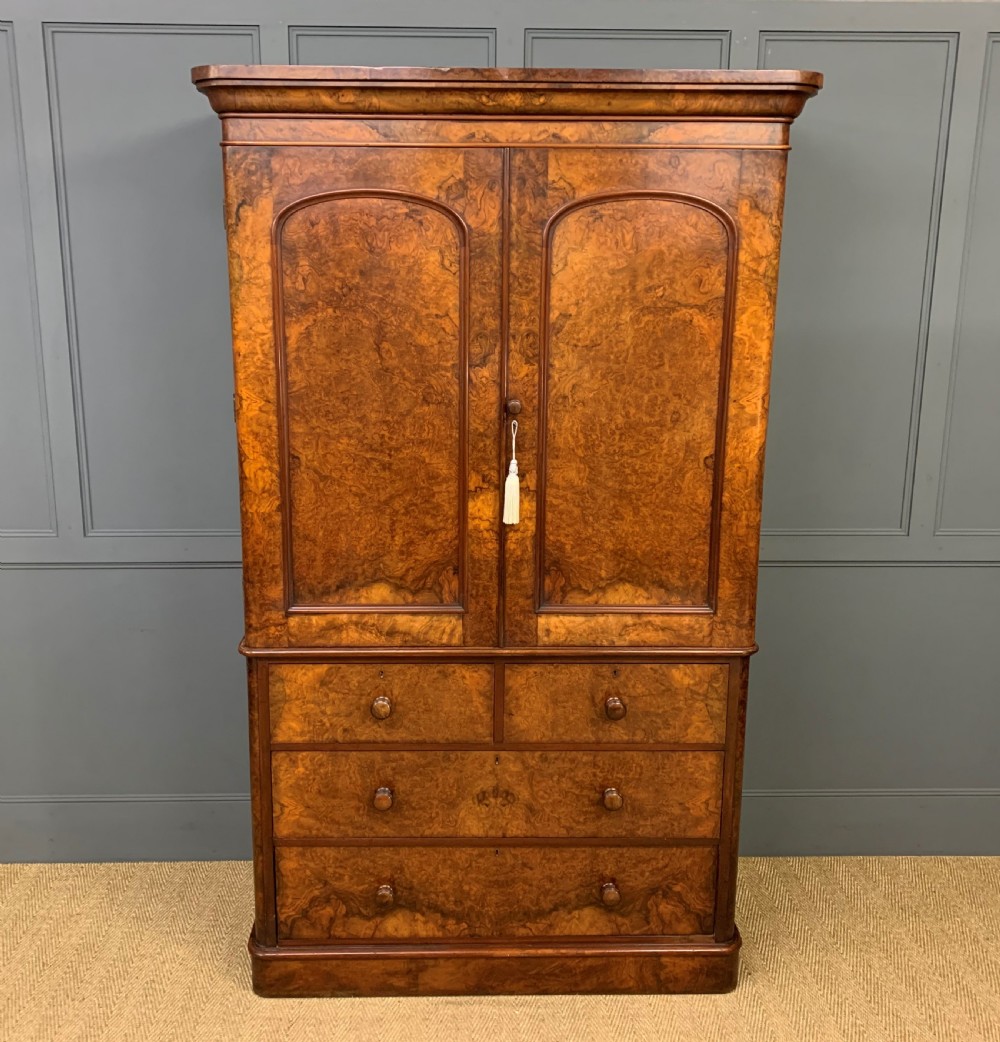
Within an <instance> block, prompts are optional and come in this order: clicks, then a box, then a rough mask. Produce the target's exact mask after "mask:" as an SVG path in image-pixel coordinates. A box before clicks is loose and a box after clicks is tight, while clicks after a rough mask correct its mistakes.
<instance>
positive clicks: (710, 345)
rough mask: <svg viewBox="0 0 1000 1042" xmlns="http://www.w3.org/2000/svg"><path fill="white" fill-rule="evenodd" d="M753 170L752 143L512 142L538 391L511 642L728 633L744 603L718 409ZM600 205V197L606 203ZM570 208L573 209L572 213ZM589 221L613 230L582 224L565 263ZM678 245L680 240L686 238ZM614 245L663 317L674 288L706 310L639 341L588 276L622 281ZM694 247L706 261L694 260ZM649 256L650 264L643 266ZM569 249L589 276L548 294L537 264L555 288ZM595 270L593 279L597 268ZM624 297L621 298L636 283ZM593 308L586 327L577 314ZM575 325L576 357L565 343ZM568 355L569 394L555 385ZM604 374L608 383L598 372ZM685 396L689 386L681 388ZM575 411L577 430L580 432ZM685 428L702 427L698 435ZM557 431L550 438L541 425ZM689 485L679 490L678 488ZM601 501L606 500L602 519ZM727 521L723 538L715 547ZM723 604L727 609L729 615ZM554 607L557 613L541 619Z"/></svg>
mask: <svg viewBox="0 0 1000 1042" xmlns="http://www.w3.org/2000/svg"><path fill="white" fill-rule="evenodd" d="M740 170H741V159H740V154H739V153H737V152H725V151H711V150H702V151H691V152H682V151H676V152H655V151H636V150H630V149H622V150H620V151H616V150H607V151H602V152H600V153H596V152H592V151H589V150H586V149H580V150H572V149H568V150H565V151H555V150H548V149H542V148H539V149H532V150H527V149H524V150H514V151H513V152H512V171H513V172H512V201H511V207H512V215H513V216H512V241H511V294H510V315H511V318H510V327H511V334H510V346H509V359H508V366H509V371H510V379H509V381H508V382H509V386H510V388H511V390H512V391H514V392H516V393H517V395H518V397H520V398H522V400H523V401H524V414H523V415H524V422H523V425H522V430H521V431H520V432H519V442H520V440H521V438H523V441H524V448H523V450H522V455H523V456H524V458H525V464H524V465H523V467H522V473H523V477H522V499H521V517H522V523H521V524H520V525H518V526H517V530H516V531H513V532H510V533H508V535H507V536H506V561H505V566H506V574H507V590H506V605H507V616H506V620H505V624H506V633H507V635H508V641H509V643H512V644H518V645H525V646H531V645H535V644H542V645H544V644H566V645H579V646H586V645H626V644H654V645H671V644H675V645H679V644H687V645H699V644H706V645H711V644H713V643H716V637H715V630H716V627H717V620H718V616H719V615H720V614H723V613H724V612H725V609H726V605H725V604H724V602H722V600H721V596H720V594H715V595H714V596H711V594H712V592H713V589H714V588H715V587H717V586H718V583H717V582H716V581H715V578H714V576H715V574H716V570H717V569H716V566H715V564H714V555H716V554H720V553H721V547H722V543H723V541H724V539H725V536H726V532H725V527H726V519H725V518H724V517H721V516H717V515H716V509H717V507H721V486H720V485H719V484H718V483H717V481H718V479H721V475H722V474H723V473H727V474H728V472H727V471H726V470H725V461H724V459H722V460H720V459H717V458H716V457H717V456H720V455H724V454H723V453H720V449H722V447H723V438H724V435H725V432H724V430H722V429H720V426H719V424H718V423H717V419H718V418H719V417H720V416H721V412H720V410H719V391H720V390H721V388H723V387H724V386H725V385H726V379H725V377H726V376H727V373H726V369H727V368H728V367H727V366H726V359H725V357H724V355H725V352H726V347H727V344H726V341H727V337H726V336H725V335H724V333H725V326H726V323H727V317H726V316H727V309H728V308H729V307H731V306H732V304H733V286H732V285H731V277H730V276H731V272H730V268H729V264H730V259H731V256H732V240H733V238H734V237H735V236H734V232H733V227H732V221H731V218H729V217H728V216H727V215H729V214H731V213H734V212H735V209H736V201H737V198H738V194H739V184H740ZM614 196H620V197H621V198H620V199H619V200H618V202H617V204H616V205H613V206H612V211H614V210H615V209H616V207H617V208H621V207H625V208H626V209H627V210H630V211H631V210H635V209H636V208H637V207H638V208H642V207H646V208H647V209H644V210H643V212H642V220H641V221H640V222H639V227H640V228H641V227H644V226H645V225H646V224H647V223H649V222H650V214H649V213H648V212H647V210H648V208H650V207H651V208H652V211H653V212H654V213H655V215H656V216H655V219H653V221H652V224H653V226H654V227H656V228H657V229H658V232H657V235H656V236H654V237H652V238H651V239H649V240H644V239H643V234H644V233H643V232H641V231H633V230H632V229H631V221H627V220H625V216H629V217H631V218H632V219H637V216H638V215H637V214H636V213H631V212H630V213H629V214H627V215H626V214H621V215H620V217H619V219H618V220H614V219H612V220H610V221H606V220H604V219H603V217H602V214H603V212H604V210H605V209H607V207H608V206H609V202H608V200H609V197H614ZM678 197H689V198H690V199H693V200H694V201H695V202H698V203H700V204H701V205H700V206H699V205H690V203H689V204H688V205H687V207H686V208H685V206H684V204H682V203H679V202H677V201H676V199H677V198H678ZM653 198H655V199H656V200H657V201H656V202H653V201H651V200H652V199H653ZM590 201H595V202H599V203H600V205H599V206H598V207H596V208H591V207H590V206H589V205H588V203H589V202H590ZM702 201H703V202H702ZM701 207H708V208H709V209H708V210H706V209H703V208H701ZM560 214H567V215H568V216H567V217H566V218H564V219H563V220H562V221H559V220H558V217H559V215H560ZM574 214H578V215H580V216H581V217H586V215H587V214H593V215H594V216H595V218H596V219H595V220H594V221H593V224H594V229H595V230H592V231H588V230H586V229H584V230H583V231H582V232H581V231H578V233H577V235H576V238H577V239H580V236H581V235H583V238H582V239H581V241H580V242H578V243H576V247H577V248H576V249H575V250H574V249H573V247H574V243H573V241H572V238H573V237H572V236H571V237H570V238H569V239H567V241H566V246H565V250H564V252H565V255H566V256H565V258H564V257H562V255H560V256H559V257H557V256H556V255H555V252H553V251H556V250H557V249H559V248H560V247H559V234H560V233H559V229H560V227H562V226H564V225H565V224H566V220H572V219H573V215H574ZM689 214H698V215H700V216H696V217H690V218H689ZM661 215H662V216H661ZM611 216H612V218H614V214H613V213H612V215H611ZM688 220H691V221H692V222H693V224H692V225H691V226H690V227H688V231H687V233H685V234H686V235H687V238H686V240H685V239H684V238H683V235H679V234H678V229H683V228H684V227H686V226H687V222H688ZM706 222H707V223H706ZM703 224H704V228H703V227H702V225H703ZM615 228H617V239H615V235H616V232H615ZM553 229H554V231H553ZM708 229H711V232H710V233H709V232H708ZM570 230H571V231H572V227H571V229H570ZM702 232H705V234H702ZM588 234H596V235H597V236H598V237H599V238H600V237H601V236H604V239H603V240H602V241H603V242H604V245H603V246H602V247H601V250H596V249H595V250H591V249H590V248H589V247H588V245H587V235H588ZM550 238H551V239H552V242H551V243H550V242H549V240H550ZM675 239H679V240H680V241H678V242H677V243H676V244H675V242H674V240H675ZM703 240H704V241H703ZM615 242H617V245H615ZM696 242H697V245H696ZM643 243H645V244H646V245H645V246H644V245H643ZM664 243H665V244H664ZM591 245H593V244H591ZM609 249H611V250H612V252H616V253H617V255H618V256H620V257H621V258H623V259H621V260H620V261H619V266H620V267H621V266H624V272H623V274H622V276H621V285H622V286H625V285H632V284H633V283H634V284H635V285H634V287H633V288H634V290H635V293H634V295H635V298H636V301H637V302H640V303H636V304H635V305H634V306H635V307H636V308H640V307H641V308H643V309H646V310H645V311H644V312H643V313H648V314H650V315H652V317H653V320H654V325H655V320H656V319H657V318H658V319H659V321H660V323H661V324H662V322H664V321H666V320H665V318H664V315H665V314H666V310H664V311H663V312H660V313H659V315H657V312H658V311H659V305H660V303H661V300H660V295H661V294H662V295H663V296H664V299H666V298H670V294H671V293H673V294H674V295H675V296H676V297H677V298H678V301H682V300H683V299H686V298H689V297H691V293H692V292H693V293H694V294H695V298H696V300H695V303H696V304H697V306H696V307H690V306H687V305H685V306H684V307H681V306H680V303H678V301H675V302H674V303H675V305H676V306H675V307H673V308H672V309H668V310H671V312H672V313H673V312H683V314H682V315H681V316H680V317H678V318H676V320H672V321H675V324H674V325H671V326H670V329H669V331H670V333H671V337H670V338H663V339H660V338H659V337H658V336H652V337H651V336H649V335H648V333H649V331H650V330H649V329H646V328H645V327H644V329H643V332H644V334H647V335H644V336H642V337H636V338H635V341H634V342H633V341H632V340H631V339H629V338H630V336H631V333H630V332H629V330H630V328H631V327H630V324H629V323H625V322H622V323H619V322H618V312H619V311H620V310H621V306H620V305H619V306H618V307H617V308H616V307H609V308H607V309H606V311H605V312H604V313H600V312H599V310H598V311H594V310H593V307H594V305H593V303H592V301H593V300H594V299H595V298H594V295H593V292H591V290H594V291H595V292H596V289H597V288H602V291H603V290H604V289H607V288H608V287H607V286H602V285H595V286H588V282H593V278H596V279H598V282H599V283H603V282H606V281H607V279H608V276H607V275H605V274H600V272H601V271H602V269H601V266H600V264H596V263H594V262H593V261H591V260H587V257H588V256H590V255H591V254H593V255H595V256H603V255H604V254H606V253H608V251H609ZM685 249H688V251H689V253H690V256H688V257H683V255H684V251H685ZM691 251H693V252H691ZM550 253H552V258H551V261H549V260H547V258H548V256H549V254H550ZM632 253H637V254H638V257H639V259H638V260H632V259H631V255H632ZM569 257H572V258H573V264H574V265H575V267H576V269H578V270H577V271H576V273H575V277H571V278H567V279H566V280H565V281H564V282H563V283H562V287H561V288H560V289H559V290H558V291H557V292H556V293H555V294H554V295H551V294H548V293H547V292H546V288H545V285H544V283H540V282H539V280H538V278H537V275H536V273H537V272H538V271H539V270H542V271H544V270H545V269H546V267H549V266H550V267H551V268H552V271H553V281H555V278H556V276H557V266H558V265H559V264H560V263H563V261H564V260H565V261H566V263H569V260H568V258H569ZM682 258H683V261H682ZM691 260H696V261H698V266H697V269H696V270H697V271H698V272H699V273H700V275H701V279H702V281H699V280H697V279H695V280H692V281H691V282H685V278H686V275H685V273H686V271H687V265H688V262H689V261H691ZM706 264H707V267H706ZM587 265H590V268H588V267H587ZM581 266H582V267H581ZM588 271H592V272H593V273H594V274H593V278H588V277H587V272H588ZM669 271H674V272H675V274H674V275H670V274H669ZM612 277H613V276H612ZM685 286H686V287H687V288H686V289H685V288H684V287H685ZM642 287H645V294H644V293H643V291H642ZM702 290H704V294H703V293H702ZM615 292H617V293H618V294H619V296H620V295H621V289H618V290H616V291H615ZM705 294H707V295H705ZM550 298H551V299H550ZM695 298H692V299H695ZM671 299H672V298H671ZM688 303H689V304H690V300H689V301H688ZM626 310H629V309H626ZM578 314H579V315H580V316H583V318H584V320H583V321H578V320H577V317H576V316H577V315H578ZM630 314H631V311H630ZM713 316H714V317H713ZM706 322H707V323H708V325H706V324H705V323H706ZM699 323H700V325H699ZM564 331H568V332H565V333H564ZM564 335H565V340H566V346H567V350H566V351H560V347H559V343H560V338H561V337H564ZM574 337H575V342H574ZM678 337H679V338H680V339H681V340H682V341H683V346H684V348H685V350H684V351H681V352H679V353H678V354H677V355H674V354H673V350H674V345H673V340H674V339H677V338H678ZM692 337H693V339H692ZM685 338H686V339H685ZM549 341H550V342H549ZM630 345H631V346H630ZM699 345H700V346H699ZM689 355H690V356H691V357H688V356H689ZM578 356H579V357H578ZM633 356H634V357H633ZM633 362H634V364H635V373H640V372H641V373H642V378H641V380H639V381H638V382H637V381H636V377H635V375H634V374H633V372H632V369H631V364H632V363H633ZM553 363H554V364H555V367H556V369H555V372H556V386H555V387H554V388H553V387H550V386H549V385H550V384H551V383H552V382H553V381H552V378H551V371H552V365H553ZM560 367H562V369H564V370H565V375H563V373H562V372H561V371H560ZM591 367H593V369H594V371H595V373H596V374H597V376H598V377H599V378H596V379H595V378H593V377H592V376H591V373H590V370H591ZM689 378H690V380H691V384H690V386H689V385H688V384H687V382H686V381H687V380H688V379H689ZM581 379H582V380H583V383H582V385H581ZM560 381H561V387H560ZM606 385H607V386H606ZM553 391H554V393H553ZM674 391H676V392H678V394H677V396H676V397H671V394H672V392H674ZM633 398H634V399H635V402H633V400H632V399H633ZM550 399H551V401H550ZM682 400H683V402H684V405H683V406H682V407H681V409H680V411H679V412H678V417H677V419H678V425H677V426H676V427H673V424H672V421H671V416H672V414H673V413H674V412H677V411H678V409H677V406H678V403H679V402H681V401H682ZM633 405H634V406H635V408H634V409H633ZM727 407H728V403H727ZM550 411H551V412H552V418H551V420H550V418H549V415H548V414H549V412H550ZM680 413H683V417H681V415H680ZM533 420H534V422H532V421H533ZM564 421H568V425H569V427H570V428H571V430H572V436H569V435H567V434H566V433H565V432H564V431H563V430H562V425H563V422H564ZM591 421H592V424H593V425H592V426H588V424H589V423H590V422H591ZM681 421H683V422H681ZM685 424H688V425H690V426H691V437H690V440H689V439H688V437H687V430H686V427H685ZM543 430H544V432H545V437H541V436H540V433H541V431H543ZM598 442H600V443H601V444H600V445H598ZM664 442H666V444H664ZM592 457H593V458H592ZM616 464H617V466H616ZM591 482H593V484H594V486H595V488H594V489H593V490H592V489H591V487H590V484H591ZM553 487H554V488H555V490H556V499H555V501H554V503H553V504H552V508H551V509H549V508H548V507H546V508H545V512H544V517H542V516H541V515H542V513H543V511H542V508H543V507H544V506H545V504H544V502H543V501H539V498H538V497H539V493H540V491H542V490H544V494H545V495H546V497H551V492H550V491H549V490H550V489H551V488H553ZM671 489H673V490H674V491H675V492H676V493H677V495H675V496H671V495H670V490H671ZM686 492H690V494H691V496H692V499H693V501H694V502H696V503H697V504H698V506H697V508H695V509H694V510H693V512H692V513H691V514H687V513H686V509H687V508H686V505H685V504H686V501H685V499H684V494H685V493H686ZM592 499H594V500H595V501H596V503H597V511H596V514H595V516H594V517H592V518H591V517H590V516H589V509H590V503H591V500H592ZM640 507H642V508H644V509H639V508H640ZM645 508H648V509H645ZM540 524H541V525H542V526H543V527H544V529H545V531H544V532H541V531H539V525H540ZM553 525H554V526H555V537H554V538H553ZM713 527H714V529H715V530H716V531H717V532H718V539H717V540H716V541H715V542H716V543H717V544H718V545H717V546H716V547H714V548H713V547H712V539H711V532H712V530H713ZM543 537H544V540H545V543H544V546H542V547H541V553H542V554H545V553H546V552H548V551H547V547H548V546H549V544H552V545H554V546H555V549H556V559H554V560H552V561H547V560H545V559H544V558H539V556H538V554H539V551H540V546H539V544H540V543H541V541H542V538H543ZM699 537H700V538H699ZM633 546H635V551H634V553H633ZM550 556H551V554H550ZM570 559H572V560H576V561H580V562H582V563H583V565H584V568H585V571H584V572H583V573H582V574H583V576H584V582H582V583H581V584H579V587H582V588H579V587H578V588H576V589H575V590H574V588H573V586H572V584H570V583H566V582H565V581H564V580H565V576H564V575H563V574H562V573H563V572H565V571H566V568H565V566H563V565H562V564H561V561H565V560H570ZM658 562H659V563H658ZM553 565H555V566H556V567H553ZM578 567H579V566H578ZM587 567H589V568H590V572H589V574H587V572H586V568H587ZM616 572H623V573H625V574H621V575H616V574H615V573H616ZM685 576H686V578H685ZM635 578H638V579H639V582H638V583H637V582H635V581H634V579H635ZM642 584H645V585H642ZM699 587H700V588H699ZM567 590H569V591H571V596H570V598H569V599H570V600H574V601H576V602H577V603H576V604H572V603H570V604H560V603H558V600H557V598H560V597H561V598H562V599H564V600H565V599H567ZM684 597H687V598H692V597H693V598H694V599H693V600H690V599H689V600H688V601H687V607H685V606H684V604H683V603H681V602H680V600H679V598H684ZM637 599H638V600H640V601H642V600H644V601H645V602H646V605H645V607H646V608H647V609H648V610H647V611H643V606H642V605H639V606H637V607H635V608H631V610H630V607H631V606H630V602H631V603H632V604H633V605H634V604H635V601H636V600H637ZM699 600H700V601H701V604H700V605H699V603H698V601H699ZM586 601H591V602H594V601H598V602H604V603H606V604H607V606H608V607H609V609H610V610H609V611H600V610H599V605H598V604H594V603H591V604H585V603H580V602H586ZM709 601H714V602H715V603H714V607H715V612H714V613H713V612H712V611H711V609H710V608H709V607H708V606H707V605H708V604H709ZM540 603H541V607H542V610H541V613H540V614H536V608H537V607H538V606H539V604H540ZM664 609H668V611H664Z"/></svg>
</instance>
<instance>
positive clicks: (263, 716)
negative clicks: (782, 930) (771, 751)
mask: <svg viewBox="0 0 1000 1042" xmlns="http://www.w3.org/2000/svg"><path fill="white" fill-rule="evenodd" d="M193 79H194V81H195V83H196V85H197V87H198V89H199V90H201V91H202V92H204V93H205V94H206V95H207V96H208V98H209V101H210V102H211V103H212V106H213V107H214V108H215V110H216V111H217V112H218V113H219V115H220V117H221V118H222V136H223V154H224V161H225V185H226V214H225V220H226V229H227V232H228V238H229V264H230V275H231V286H232V314H233V346H234V354H235V369H236V395H235V398H234V402H235V409H236V422H237V430H238V439H239V458H240V479H241V492H242V523H243V548H244V589H245V597H246V636H245V639H244V642H243V645H242V650H243V652H244V654H245V655H246V656H247V657H248V666H249V689H250V721H251V729H250V733H251V761H252V774H253V821H254V863H255V873H256V916H255V922H254V927H253V934H252V936H251V940H250V950H251V954H252V961H253V975H254V986H255V987H256V989H257V990H258V991H259V992H261V993H262V994H266V995H321V994H449V993H462V992H511V991H523V992H564V991H626V992H640V991H723V990H726V989H728V988H731V987H732V986H733V985H734V983H735V980H736V967H737V952H738V948H739V943H740V942H739V934H738V932H737V930H736V927H735V924H734V922H733V907H734V892H735V885H736V853H737V836H738V822H739V799H740V776H741V767H742V758H743V730H744V709H745V700H746V684H747V664H748V658H749V656H750V655H751V654H752V653H753V651H754V649H755V645H754V602H755V595H756V577H757V548H758V532H759V525H760V493H761V478H762V467H763V453H764V435H765V427H766V419H767V400H768V398H767V396H768V378H769V370H770V352H771V334H772V328H773V322H774V305H775V285H776V279H777V269H778V245H779V239H780V232H781V209H782V199H783V194H784V179H785V160H786V155H787V148H788V132H789V126H790V124H791V122H792V120H793V119H794V118H795V116H797V115H798V113H799V112H800V111H801V109H802V106H803V104H804V103H805V101H806V99H807V98H808V97H809V96H810V95H812V94H814V93H816V91H817V90H818V89H819V87H820V85H821V82H822V79H821V77H820V76H819V75H818V74H816V73H810V72H774V71H756V72H698V71H687V72H656V71H654V72H627V71H625V72H623V71H580V70H565V69H549V70H539V69H535V70H522V69H366V68H315V67H307V66H297V67H278V66H247V67H230V66H209V67H202V68H197V69H195V70H194V71H193ZM514 419H516V420H517V423H518V430H517V442H516V455H517V459H518V462H519V467H520V521H519V522H518V523H517V524H513V525H504V524H502V523H501V517H502V502H501V501H502V496H503V487H504V478H505V475H506V473H507V469H508V463H509V461H510V459H511V454H512V449H513V447H514V446H513V444H512V421H513V420H514Z"/></svg>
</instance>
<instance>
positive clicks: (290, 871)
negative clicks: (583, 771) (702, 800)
mask: <svg viewBox="0 0 1000 1042" xmlns="http://www.w3.org/2000/svg"><path fill="white" fill-rule="evenodd" d="M275 859H276V860H275V864H276V870H277V884H276V895H277V910H278V936H279V937H280V938H283V939H289V940H298V941H314V942H316V941H327V940H334V939H339V938H343V939H350V938H365V939H368V938H380V939H390V938H391V939H405V938H417V937H449V938H453V937H496V936H510V937H543V936H559V935H588V936H593V935H609V934H658V935H662V934H666V935H679V934H707V933H710V932H711V931H712V927H713V918H714V917H713V909H714V904H715V875H716V859H717V851H716V849H715V848H714V847H645V848H636V847H632V848H623V847H559V848H538V847H517V846H506V847H497V848H494V847H364V848H357V847H355V848H337V847H278V849H277V851H276V854H275Z"/></svg>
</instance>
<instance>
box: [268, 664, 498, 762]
mask: <svg viewBox="0 0 1000 1042" xmlns="http://www.w3.org/2000/svg"><path fill="white" fill-rule="evenodd" d="M269 688H270V703H271V738H272V741H275V742H490V741H491V740H492V738H493V667H492V666H489V665H472V664H470V665H454V664H450V663H427V664H426V665H414V664H410V663H406V664H389V663H372V664H371V665H361V664H344V665H337V666H328V665H327V666H324V665H318V664H308V665H307V664H295V665H293V664H277V665H271V666H270V684H269ZM378 697H384V698H387V699H388V700H389V704H390V711H389V714H388V715H387V716H386V717H385V718H384V719H377V718H376V717H375V716H373V715H372V703H373V701H374V700H375V699H376V698H378Z"/></svg>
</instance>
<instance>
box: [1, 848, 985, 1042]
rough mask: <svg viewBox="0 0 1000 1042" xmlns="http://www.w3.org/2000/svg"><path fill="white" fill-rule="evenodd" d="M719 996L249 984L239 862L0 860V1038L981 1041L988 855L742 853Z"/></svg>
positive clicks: (247, 897)
mask: <svg viewBox="0 0 1000 1042" xmlns="http://www.w3.org/2000/svg"><path fill="white" fill-rule="evenodd" d="M740 885H741V891H740V902H739V920H738V921H739V923H740V926H741V929H742V932H743V935H744V947H743V961H742V970H741V979H740V985H739V987H738V988H737V990H736V991H735V992H733V993H731V994H728V995H691V996H688V995H681V996H667V995H648V996H645V995H644V996H614V995H607V996H605V995H595V996H552V997H528V996H519V997H513V996H512V997H493V998H489V997H468V998H465V997H463V998H398V999H260V998H258V997H257V996H255V995H254V994H253V993H252V991H251V990H250V982H249V967H248V959H247V954H246V948H245V942H246V935H247V932H248V929H249V925H250V922H249V921H250V915H251V907H252V904H251V902H252V893H251V887H252V883H251V873H250V866H249V864H248V863H245V862H233V861H225V862H193V863H191V862H172V863H144V864H132V863H130V864H82V865H67V864H61V865H4V866H0V955H2V958H0V1039H2V1040H3V1042H97V1040H100V1042H105V1040H106V1042H154V1040H155V1042H168V1040H169V1042H175V1040H176V1042H181V1040H183V1042H257V1040H265V1039H266V1040H268V1042H320V1040H322V1042H347V1040H350V1042H425V1040H426V1042H430V1040H433V1042H451V1040H456V1042H478V1040H482V1039H485V1040H488V1042H507V1040H509V1042H625V1040H628V1042H639V1040H650V1042H651V1040H654V1039H655V1040H657V1042H672V1040H675V1039H676V1040H684V1042H690V1040H697V1042H730V1040H732V1042H765V1040H767V1042H786V1040H787V1042H841V1040H847V1039H850V1040H858V1042H880V1040H891V1042H925V1040H926V1042H932V1040H933V1042H938V1040H941V1042H944V1040H948V1042H951V1040H954V1042H980V1040H989V1042H997V1040H1000V943H998V936H1000V858H979V857H968V858H945V857H923V858H880V857H858V858H846V857H837V858H747V859H744V860H743V861H742V862H741V864H740Z"/></svg>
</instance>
